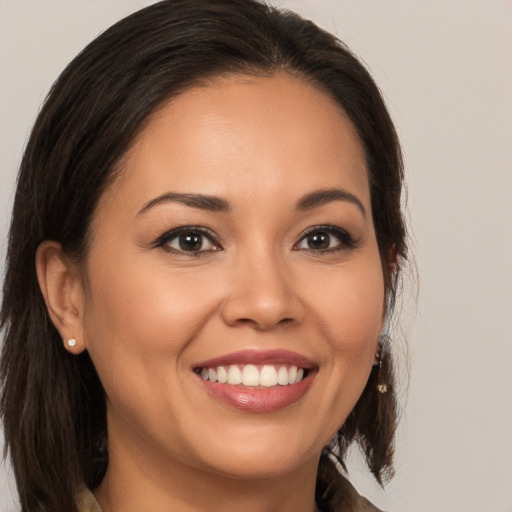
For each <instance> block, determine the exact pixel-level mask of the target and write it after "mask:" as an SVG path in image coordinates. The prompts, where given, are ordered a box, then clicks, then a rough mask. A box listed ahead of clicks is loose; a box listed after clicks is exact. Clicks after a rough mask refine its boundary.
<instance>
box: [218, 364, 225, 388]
mask: <svg viewBox="0 0 512 512" xmlns="http://www.w3.org/2000/svg"><path fill="white" fill-rule="evenodd" d="M217 380H218V381H219V382H220V383H221V384H225V383H226V382H227V381H228V372H227V371H226V369H225V368H224V366H219V367H218V368H217Z"/></svg>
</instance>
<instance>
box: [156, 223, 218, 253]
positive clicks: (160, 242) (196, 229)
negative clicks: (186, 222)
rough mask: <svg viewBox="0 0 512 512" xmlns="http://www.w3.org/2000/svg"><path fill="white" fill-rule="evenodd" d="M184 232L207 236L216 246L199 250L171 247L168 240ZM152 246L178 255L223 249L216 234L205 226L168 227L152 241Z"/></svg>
mask: <svg viewBox="0 0 512 512" xmlns="http://www.w3.org/2000/svg"><path fill="white" fill-rule="evenodd" d="M185 233H197V234H200V235H202V236H204V237H205V238H207V239H208V240H209V241H210V242H211V243H212V244H213V245H214V246H215V247H216V248H215V249H204V250H200V251H183V250H180V249H177V248H174V247H171V246H170V245H168V244H169V242H170V241H171V240H173V239H174V238H177V237H179V236H180V235H182V234H185ZM152 245H153V247H155V248H158V247H161V248H163V249H165V250H167V251H169V252H173V253H175V254H179V255H185V256H200V255H202V254H205V253H209V252H215V251H219V250H223V249H222V246H221V245H220V243H219V241H218V239H217V236H216V235H215V233H214V232H213V231H211V230H210V229H208V228H205V227H204V226H179V227H177V228H173V229H170V230H169V231H166V232H165V233H163V234H162V235H160V236H159V237H158V238H157V239H156V240H155V241H154V242H153V244H152Z"/></svg>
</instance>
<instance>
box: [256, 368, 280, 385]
mask: <svg viewBox="0 0 512 512" xmlns="http://www.w3.org/2000/svg"><path fill="white" fill-rule="evenodd" d="M276 384H277V372H276V369H275V368H274V367H273V366H266V365H265V366H264V367H263V368H262V369H261V372H260V386H264V387H266V388H269V387H271V386H275V385H276Z"/></svg>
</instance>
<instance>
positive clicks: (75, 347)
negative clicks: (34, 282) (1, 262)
mask: <svg viewBox="0 0 512 512" xmlns="http://www.w3.org/2000/svg"><path fill="white" fill-rule="evenodd" d="M36 271H37V279H38V281H39V287H40V288H41V293H42V294H43V297H44V300H45V303H46V307H47V309H48V314H49V315H50V319H51V321H52V323H53V325H55V327H56V329H57V330H58V331H59V333H60V336H61V338H62V340H63V345H64V347H65V349H66V350H68V351H69V352H71V353H73V354H78V353H80V352H82V351H83V350H85V343H84V336H83V302H84V301H83V297H84V293H83V286H82V280H81V278H80V274H79V272H78V268H77V265H76V264H75V263H74V262H72V261H71V259H70V258H69V257H68V256H67V255H66V254H65V253H64V251H63V250H62V246H61V245H60V244H59V243H57V242H54V241H52V240H45V241H44V242H42V243H41V244H40V245H39V247H38V248H37V252H36Z"/></svg>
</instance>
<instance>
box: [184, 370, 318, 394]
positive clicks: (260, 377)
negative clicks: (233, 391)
mask: <svg viewBox="0 0 512 512" xmlns="http://www.w3.org/2000/svg"><path fill="white" fill-rule="evenodd" d="M194 371H195V372H196V373H197V374H198V375H200V377H201V378H202V379H203V380H205V381H210V382H218V383H220V384H230V385H232V386H242V387H250V388H260V389H264V388H271V387H275V386H290V385H292V384H298V383H299V382H301V381H302V380H303V379H304V378H305V377H307V375H308V372H309V370H308V369H307V368H302V367H300V366H296V365H286V364H263V365H254V364H240V365H238V364H231V365H225V366H213V367H206V366H203V367H199V368H196V369H195V370H194Z"/></svg>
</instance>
